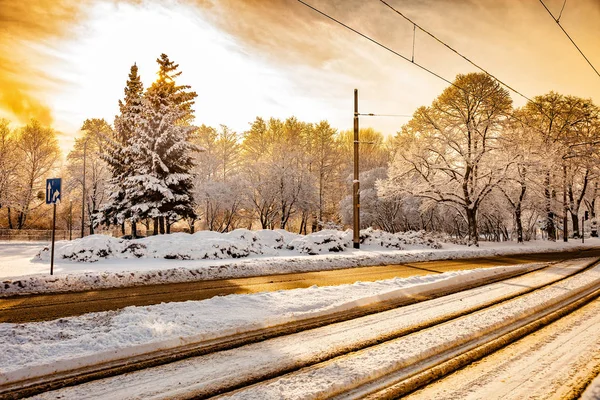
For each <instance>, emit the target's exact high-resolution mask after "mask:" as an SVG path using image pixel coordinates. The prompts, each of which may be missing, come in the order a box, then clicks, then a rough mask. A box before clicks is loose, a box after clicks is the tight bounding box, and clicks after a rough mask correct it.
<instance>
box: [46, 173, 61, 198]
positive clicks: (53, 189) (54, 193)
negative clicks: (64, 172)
mask: <svg viewBox="0 0 600 400" xmlns="http://www.w3.org/2000/svg"><path fill="white" fill-rule="evenodd" d="M60 186H61V178H52V179H46V204H58V203H60V194H61V193H60V192H61V188H60Z"/></svg>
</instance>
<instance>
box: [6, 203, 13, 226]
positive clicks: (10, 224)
mask: <svg viewBox="0 0 600 400" xmlns="http://www.w3.org/2000/svg"><path fill="white" fill-rule="evenodd" d="M6 212H7V213H6V218H7V219H8V229H13V223H12V217H11V215H10V207H6Z"/></svg>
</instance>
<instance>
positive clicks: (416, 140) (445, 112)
mask: <svg viewBox="0 0 600 400" xmlns="http://www.w3.org/2000/svg"><path fill="white" fill-rule="evenodd" d="M511 108H512V101H511V99H510V96H509V94H508V92H507V91H506V90H505V89H503V88H502V87H501V86H500V84H499V83H498V82H496V81H494V80H493V79H492V78H490V77H489V76H487V75H485V74H477V73H471V74H467V75H458V76H457V78H456V80H455V81H454V82H453V85H452V86H450V87H448V88H446V89H445V90H444V91H443V92H442V94H441V95H440V96H438V98H437V99H436V100H434V102H433V103H432V105H431V106H429V107H421V108H419V109H418V110H417V111H416V112H415V113H414V115H413V118H412V119H411V121H409V123H408V124H406V125H405V126H404V127H403V128H402V131H401V132H399V133H398V135H397V143H398V145H399V147H398V151H397V153H396V156H395V159H394V162H393V163H392V165H391V167H390V171H389V179H388V181H387V183H386V184H385V185H382V186H381V190H382V195H390V194H399V193H410V194H412V195H415V196H418V197H421V198H423V199H427V200H429V201H432V202H435V203H451V204H453V205H455V206H456V207H458V208H459V209H460V210H461V211H462V212H463V215H464V218H465V220H466V221H467V224H468V227H469V244H473V245H478V239H479V235H478V231H477V212H478V210H479V207H480V205H481V203H482V202H483V200H484V199H485V198H486V196H487V195H488V194H489V193H490V192H491V191H492V189H493V188H494V187H495V186H496V185H497V184H498V183H499V182H501V181H502V180H504V179H505V172H506V168H507V166H499V165H497V163H496V160H497V157H496V155H495V154H494V152H495V151H496V150H497V148H498V138H499V135H500V132H501V129H502V127H503V125H504V122H505V120H506V118H507V116H508V115H509V113H510V112H511Z"/></svg>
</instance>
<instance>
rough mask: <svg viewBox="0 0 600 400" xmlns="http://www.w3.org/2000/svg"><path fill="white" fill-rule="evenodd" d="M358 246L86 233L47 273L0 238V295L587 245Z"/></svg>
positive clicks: (61, 248) (426, 242)
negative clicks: (116, 236)
mask: <svg viewBox="0 0 600 400" xmlns="http://www.w3.org/2000/svg"><path fill="white" fill-rule="evenodd" d="M361 239H362V241H363V243H362V245H361V249H359V250H357V249H354V248H352V242H351V240H352V234H351V231H346V232H341V231H322V232H318V233H315V234H311V235H307V236H300V235H296V234H293V233H290V232H286V231H281V230H279V231H270V230H264V231H248V230H244V229H239V230H236V231H233V232H230V233H226V234H219V233H215V232H206V231H202V232H198V233H196V234H194V235H189V234H183V233H181V234H172V235H161V236H155V237H149V238H145V239H138V240H122V239H116V238H112V237H108V236H101V235H94V236H90V237H86V238H84V239H76V240H73V241H59V242H57V244H56V250H55V262H54V275H53V276H50V274H49V272H50V265H49V264H50V262H49V248H48V244H47V243H14V242H0V297H2V296H9V295H14V294H26V293H48V292H62V291H77V290H90V289H99V288H109V287H125V286H134V285H146V284H156V283H166V282H190V281H197V280H208V279H230V278H240V277H247V276H259V275H269V274H283V273H293V272H307V271H320V270H329V269H338V268H348V267H355V266H365V265H384V264H395V263H404V262H416V261H429V260H442V259H460V258H470V257H481V256H494V255H510V254H519V253H531V252H547V251H560V250H575V249H582V248H592V247H597V246H599V245H600V239H598V238H591V239H587V240H586V242H585V244H582V243H581V242H580V241H577V240H571V241H569V242H568V243H564V242H562V241H557V242H549V241H532V242H527V243H524V244H517V243H515V242H504V243H488V242H482V243H481V244H480V247H468V246H464V245H458V244H452V243H444V242H442V239H444V238H443V237H439V236H432V235H430V234H427V233H424V232H409V233H402V234H396V235H392V234H389V233H385V232H380V231H373V230H370V229H367V230H363V231H361Z"/></svg>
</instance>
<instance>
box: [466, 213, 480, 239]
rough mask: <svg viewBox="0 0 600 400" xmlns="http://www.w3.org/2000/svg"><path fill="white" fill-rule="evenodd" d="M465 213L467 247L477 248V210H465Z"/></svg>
mask: <svg viewBox="0 0 600 400" xmlns="http://www.w3.org/2000/svg"><path fill="white" fill-rule="evenodd" d="M465 211H466V213H467V224H468V225H469V246H477V247H479V236H478V232H477V210H476V209H475V210H474V209H471V208H469V207H466V208H465Z"/></svg>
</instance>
